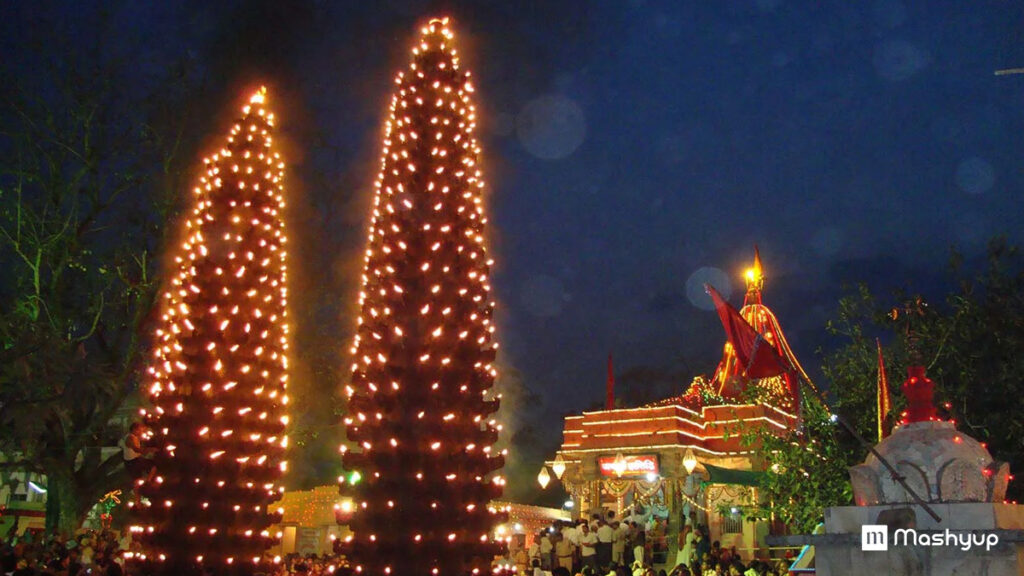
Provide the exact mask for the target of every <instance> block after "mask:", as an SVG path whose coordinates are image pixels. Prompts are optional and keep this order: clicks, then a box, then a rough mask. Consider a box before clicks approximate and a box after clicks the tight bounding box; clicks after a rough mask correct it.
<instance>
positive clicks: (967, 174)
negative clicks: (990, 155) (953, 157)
mask: <svg viewBox="0 0 1024 576" xmlns="http://www.w3.org/2000/svg"><path fill="white" fill-rule="evenodd" d="M995 183H996V170H995V168H993V167H992V164H991V163H990V162H989V161H988V160H985V159H984V158H977V157H974V158H968V159H966V160H964V161H963V162H961V163H960V164H959V165H958V166H957V167H956V185H957V187H959V188H960V189H961V190H963V191H964V192H967V193H968V194H983V193H985V192H988V191H989V190H991V189H992V186H993V185H994V184H995Z"/></svg>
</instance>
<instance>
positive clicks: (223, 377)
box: [133, 89, 289, 573]
mask: <svg viewBox="0 0 1024 576" xmlns="http://www.w3.org/2000/svg"><path fill="white" fill-rule="evenodd" d="M266 101H267V94H266V89H260V90H259V91H257V92H256V93H255V94H254V95H253V96H252V97H251V98H250V100H249V103H248V105H246V106H245V107H244V108H243V109H242V113H243V116H242V118H241V119H239V120H238V121H237V122H236V124H235V125H234V127H233V128H232V129H231V133H230V135H229V136H228V137H227V140H226V143H225V145H224V147H223V148H221V149H220V150H219V151H218V152H217V153H215V154H213V155H212V156H210V157H208V158H206V159H205V160H204V164H205V168H206V170H205V174H204V175H203V176H202V177H200V179H199V185H198V186H196V188H195V189H194V191H193V192H194V194H193V196H192V211H191V213H190V214H188V215H187V219H186V220H185V230H184V233H185V240H184V242H183V243H182V245H181V246H180V248H179V249H178V250H177V252H176V254H175V258H174V263H175V267H174V275H173V276H172V278H171V280H170V283H169V285H168V286H167V288H166V289H165V291H164V293H163V299H162V301H161V307H162V310H163V316H162V317H161V319H160V323H159V328H158V329H157V330H156V334H155V348H154V351H153V356H152V358H151V362H150V367H149V371H148V377H147V379H148V382H149V400H150V403H151V404H152V410H150V411H148V412H145V413H144V415H145V417H146V419H147V421H148V422H149V424H150V426H151V428H152V430H153V436H152V443H153V444H154V445H155V446H157V447H158V448H159V451H158V452H157V454H156V456H155V458H154V460H155V463H156V468H157V475H158V476H157V480H158V481H156V482H148V483H147V482H146V480H145V479H144V480H142V481H140V491H141V492H142V494H144V495H145V496H146V498H147V499H148V502H147V501H143V503H142V506H140V507H137V508H138V509H137V512H136V515H137V518H136V520H137V525H136V526H134V527H133V532H135V533H136V534H137V536H138V537H139V541H140V542H141V544H142V547H143V549H144V551H145V552H144V554H142V555H141V557H142V558H143V559H148V560H149V561H153V560H154V559H156V560H157V561H158V562H160V563H162V564H163V567H162V568H158V570H159V571H163V572H165V573H174V572H175V571H176V570H184V568H185V566H186V565H187V564H189V563H193V562H199V563H202V564H205V565H206V566H208V567H210V568H211V569H212V570H213V571H214V572H218V570H224V569H226V568H225V564H234V565H235V567H234V568H233V569H241V566H243V565H245V564H248V563H247V562H246V563H244V564H243V563H241V562H237V563H236V562H235V560H236V559H241V558H255V559H257V561H258V559H259V557H260V556H261V555H262V554H263V552H264V551H265V550H266V549H267V548H268V547H269V546H270V545H272V544H273V543H274V542H275V541H276V538H275V536H272V535H271V534H270V532H269V531H268V530H267V528H268V527H269V526H270V525H271V524H273V523H275V522H276V521H277V520H278V518H279V515H278V514H277V513H273V512H269V513H268V506H269V504H270V503H271V502H273V501H274V500H277V499H279V498H280V496H281V493H282V492H283V490H284V489H283V487H282V486H281V485H280V484H279V481H280V477H281V474H282V473H283V472H284V471H285V470H286V466H287V465H286V462H285V461H284V451H285V449H286V447H287V445H288V437H287V436H286V435H285V427H286V425H287V422H288V418H287V416H286V415H285V414H284V408H285V404H287V402H288V397H287V384H288V341H289V337H288V325H287V318H288V313H287V306H286V304H287V297H288V289H287V281H286V280H287V278H286V275H287V257H286V254H287V249H286V245H287V238H286V236H285V230H284V223H283V211H284V208H285V201H284V191H283V184H282V183H283V178H284V163H283V162H282V161H281V158H280V156H279V155H278V153H277V152H275V151H274V146H273V141H272V136H271V133H272V131H273V127H274V115H273V114H272V113H270V112H269V111H268V110H267V108H266Z"/></svg>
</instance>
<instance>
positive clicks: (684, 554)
mask: <svg viewBox="0 0 1024 576" xmlns="http://www.w3.org/2000/svg"><path fill="white" fill-rule="evenodd" d="M692 563H693V526H692V525H690V524H689V523H687V524H686V526H685V527H684V528H683V531H682V532H680V533H679V552H678V553H677V554H676V566H679V565H680V564H686V565H687V566H689V565H690V564H692Z"/></svg>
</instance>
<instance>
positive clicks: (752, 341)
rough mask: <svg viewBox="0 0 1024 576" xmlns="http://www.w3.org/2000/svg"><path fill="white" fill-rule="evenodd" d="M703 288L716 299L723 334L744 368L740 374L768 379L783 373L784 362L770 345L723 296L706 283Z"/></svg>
mask: <svg viewBox="0 0 1024 576" xmlns="http://www.w3.org/2000/svg"><path fill="white" fill-rule="evenodd" d="M704 289H705V290H706V291H707V293H708V294H710V295H711V299H712V300H713V301H714V302H715V310H716V311H717V312H718V317H719V318H720V319H721V320H722V327H723V328H725V336H726V338H728V339H729V343H730V344H732V347H733V350H734V351H735V352H736V359H737V360H738V361H739V365H740V366H742V367H744V370H743V372H742V373H743V375H744V376H746V377H747V378H771V377H772V376H778V375H780V374H783V373H784V372H786V369H785V363H784V362H783V360H782V358H780V357H779V355H778V353H776V352H775V350H773V349H772V346H771V344H769V343H768V342H766V341H765V339H764V337H763V336H761V334H759V333H758V332H757V330H754V327H753V326H751V325H750V323H749V322H747V321H746V320H744V319H743V316H741V315H740V313H739V312H738V311H737V310H736V309H735V308H733V307H732V306H731V305H730V304H729V303H728V302H726V301H725V299H724V298H722V295H721V294H719V293H718V290H715V289H714V288H713V287H712V286H710V285H707V284H705V285H704Z"/></svg>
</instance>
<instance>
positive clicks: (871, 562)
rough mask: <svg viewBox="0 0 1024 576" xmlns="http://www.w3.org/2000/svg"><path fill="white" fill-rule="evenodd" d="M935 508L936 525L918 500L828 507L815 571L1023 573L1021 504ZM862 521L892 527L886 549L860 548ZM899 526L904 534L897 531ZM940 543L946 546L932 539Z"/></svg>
mask: <svg viewBox="0 0 1024 576" xmlns="http://www.w3.org/2000/svg"><path fill="white" fill-rule="evenodd" d="M930 506H931V507H932V509H933V510H934V511H935V512H936V513H937V514H938V515H939V517H940V518H941V519H942V521H941V522H936V521H935V520H934V519H933V518H932V517H931V516H930V515H929V514H928V513H927V512H926V511H925V510H924V509H922V508H920V507H919V506H916V505H899V504H888V505H879V506H842V507H834V508H829V509H828V510H827V511H826V512H825V534H824V535H823V536H819V537H816V538H814V546H815V568H816V573H817V574H818V575H819V576H847V575H871V576H882V575H898V576H1018V575H1022V574H1024V506H1020V505H1016V504H994V503H988V502H956V503H933V504H930ZM865 525H885V526H886V527H887V530H886V537H887V544H888V549H887V550H884V551H879V550H862V526H865ZM898 530H903V531H902V532H900V533H897V531H898ZM907 530H912V532H909V531H907ZM947 530H948V532H947ZM993 537H997V538H998V539H999V543H998V544H995V545H993V544H992V542H993V540H992V538H993ZM967 538H970V539H971V540H970V543H969V549H967V550H965V549H964V545H965V542H967V540H966V539H967ZM936 540H939V541H941V542H942V543H943V545H929V544H928V543H932V544H934V543H935V541H936ZM924 542H928V543H924ZM946 544H949V545H946Z"/></svg>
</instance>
